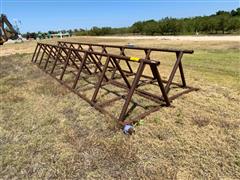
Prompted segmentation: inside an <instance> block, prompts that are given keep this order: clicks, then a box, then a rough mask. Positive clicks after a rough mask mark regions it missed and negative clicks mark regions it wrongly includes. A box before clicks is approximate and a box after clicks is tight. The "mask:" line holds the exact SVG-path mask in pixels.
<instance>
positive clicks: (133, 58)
mask: <svg viewBox="0 0 240 180" xmlns="http://www.w3.org/2000/svg"><path fill="white" fill-rule="evenodd" d="M130 60H132V61H139V60H140V58H138V57H130Z"/></svg>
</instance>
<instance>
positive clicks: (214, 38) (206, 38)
mask: <svg viewBox="0 0 240 180" xmlns="http://www.w3.org/2000/svg"><path fill="white" fill-rule="evenodd" d="M99 38H110V39H114V38H115V39H154V40H179V41H239V42H240V36H107V37H106V36H101V37H99Z"/></svg>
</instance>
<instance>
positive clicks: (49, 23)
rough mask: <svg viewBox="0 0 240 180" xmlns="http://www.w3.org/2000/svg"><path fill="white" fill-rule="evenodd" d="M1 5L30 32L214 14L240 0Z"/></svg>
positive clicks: (16, 1) (14, 1) (12, 0)
mask: <svg viewBox="0 0 240 180" xmlns="http://www.w3.org/2000/svg"><path fill="white" fill-rule="evenodd" d="M0 6H1V7H0V10H1V13H4V14H6V15H7V17H8V19H9V21H10V22H12V24H14V23H13V22H14V21H15V20H20V21H21V24H20V25H19V26H20V31H21V32H22V33H26V32H37V31H42V32H46V31H48V30H62V29H75V28H77V29H79V28H83V29H90V28H91V27H93V26H98V27H103V26H110V27H127V26H131V25H132V24H133V23H134V22H136V21H143V20H149V19H155V20H159V19H161V18H164V17H176V18H182V17H193V16H203V15H211V14H214V13H215V12H216V11H218V10H225V11H230V10H232V9H236V8H238V7H240V0H149V1H147V0H98V1H97V0H88V1H87V0H78V1H77V0H58V1H57V0H0Z"/></svg>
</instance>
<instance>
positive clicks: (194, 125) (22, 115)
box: [0, 37, 240, 179]
mask: <svg viewBox="0 0 240 180" xmlns="http://www.w3.org/2000/svg"><path fill="white" fill-rule="evenodd" d="M71 40H73V41H74V40H78V41H88V42H102V43H111V44H127V43H129V40H125V39H124V40H123V39H100V38H87V37H80V38H72V39H71ZM131 43H133V44H136V45H141V46H153V47H178V48H191V49H194V50H195V53H194V55H189V56H186V57H185V58H184V67H185V71H186V77H187V83H188V84H190V85H192V86H194V87H199V88H200V91H197V92H193V93H190V94H187V95H185V96H182V97H180V98H178V99H177V100H174V102H173V106H172V107H170V108H162V109H161V110H159V111H158V112H156V113H153V114H151V115H150V116H148V117H146V118H145V119H143V120H142V121H141V123H140V124H139V125H138V126H136V127H135V130H136V133H135V134H134V135H133V136H126V135H123V133H122V132H121V131H120V130H119V129H117V128H116V127H115V123H114V122H113V120H111V119H110V118H109V117H107V116H105V115H103V114H101V113H99V112H98V111H96V110H95V109H93V108H92V107H91V106H89V105H88V104H87V103H86V102H85V101H83V100H82V99H80V98H79V97H77V96H76V95H74V94H73V93H71V92H69V91H68V90H66V89H65V88H64V87H63V86H61V85H60V84H59V83H57V82H56V81H55V80H53V79H52V78H50V77H49V76H48V75H46V74H44V73H43V72H42V71H41V70H40V69H38V68H37V67H36V66H34V65H33V64H31V63H30V59H31V53H32V52H33V50H34V48H35V44H36V42H34V41H32V42H25V43H24V44H6V45H4V46H3V47H1V49H0V53H1V56H2V57H1V59H0V75H1V79H0V98H1V101H0V107H1V109H0V177H1V178H3V179H14V178H15V179H27V178H28V179H39V178H57V179H74V178H75V179H140V178H141V179H219V178H221V179H239V178H240V151H239V149H240V119H239V101H240V93H239V92H240V84H239V68H240V59H239V50H240V47H239V43H238V42H217V41H216V42H215V41H209V42H207V43H206V42H192V41H168V40H165V41H153V40H135V39H134V40H131ZM16 53H17V54H16ZM26 53H27V54H26ZM10 54H14V55H10ZM134 55H135V56H136V55H137V54H134ZM153 57H155V59H160V60H161V62H162V66H164V67H166V68H164V67H160V69H161V68H162V70H163V72H164V73H165V74H164V76H165V77H167V76H168V74H167V70H170V67H171V63H173V61H171V58H172V57H169V56H168V55H161V54H160V55H159V54H156V55H154V56H153ZM169 61H170V62H169Z"/></svg>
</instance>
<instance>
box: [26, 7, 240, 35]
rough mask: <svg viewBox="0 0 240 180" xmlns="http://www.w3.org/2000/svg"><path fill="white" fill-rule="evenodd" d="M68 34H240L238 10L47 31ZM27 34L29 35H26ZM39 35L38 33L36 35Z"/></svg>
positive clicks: (239, 9)
mask: <svg viewBox="0 0 240 180" xmlns="http://www.w3.org/2000/svg"><path fill="white" fill-rule="evenodd" d="M58 32H69V33H70V34H73V35H79V36H80V35H90V36H104V35H124V34H133V35H192V34H233V33H236V34H240V8H237V9H236V10H232V11H218V12H216V13H215V14H212V15H210V16H196V17H191V18H172V17H166V18H163V19H160V20H158V21H156V20H153V19H152V20H147V21H138V22H135V23H134V24H133V25H132V26H130V27H121V28H111V27H101V28H99V27H96V26H94V27H92V28H91V29H89V30H86V29H74V30H62V31H49V32H48V33H58ZM28 34H29V33H28ZM38 34H39V33H38Z"/></svg>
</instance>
